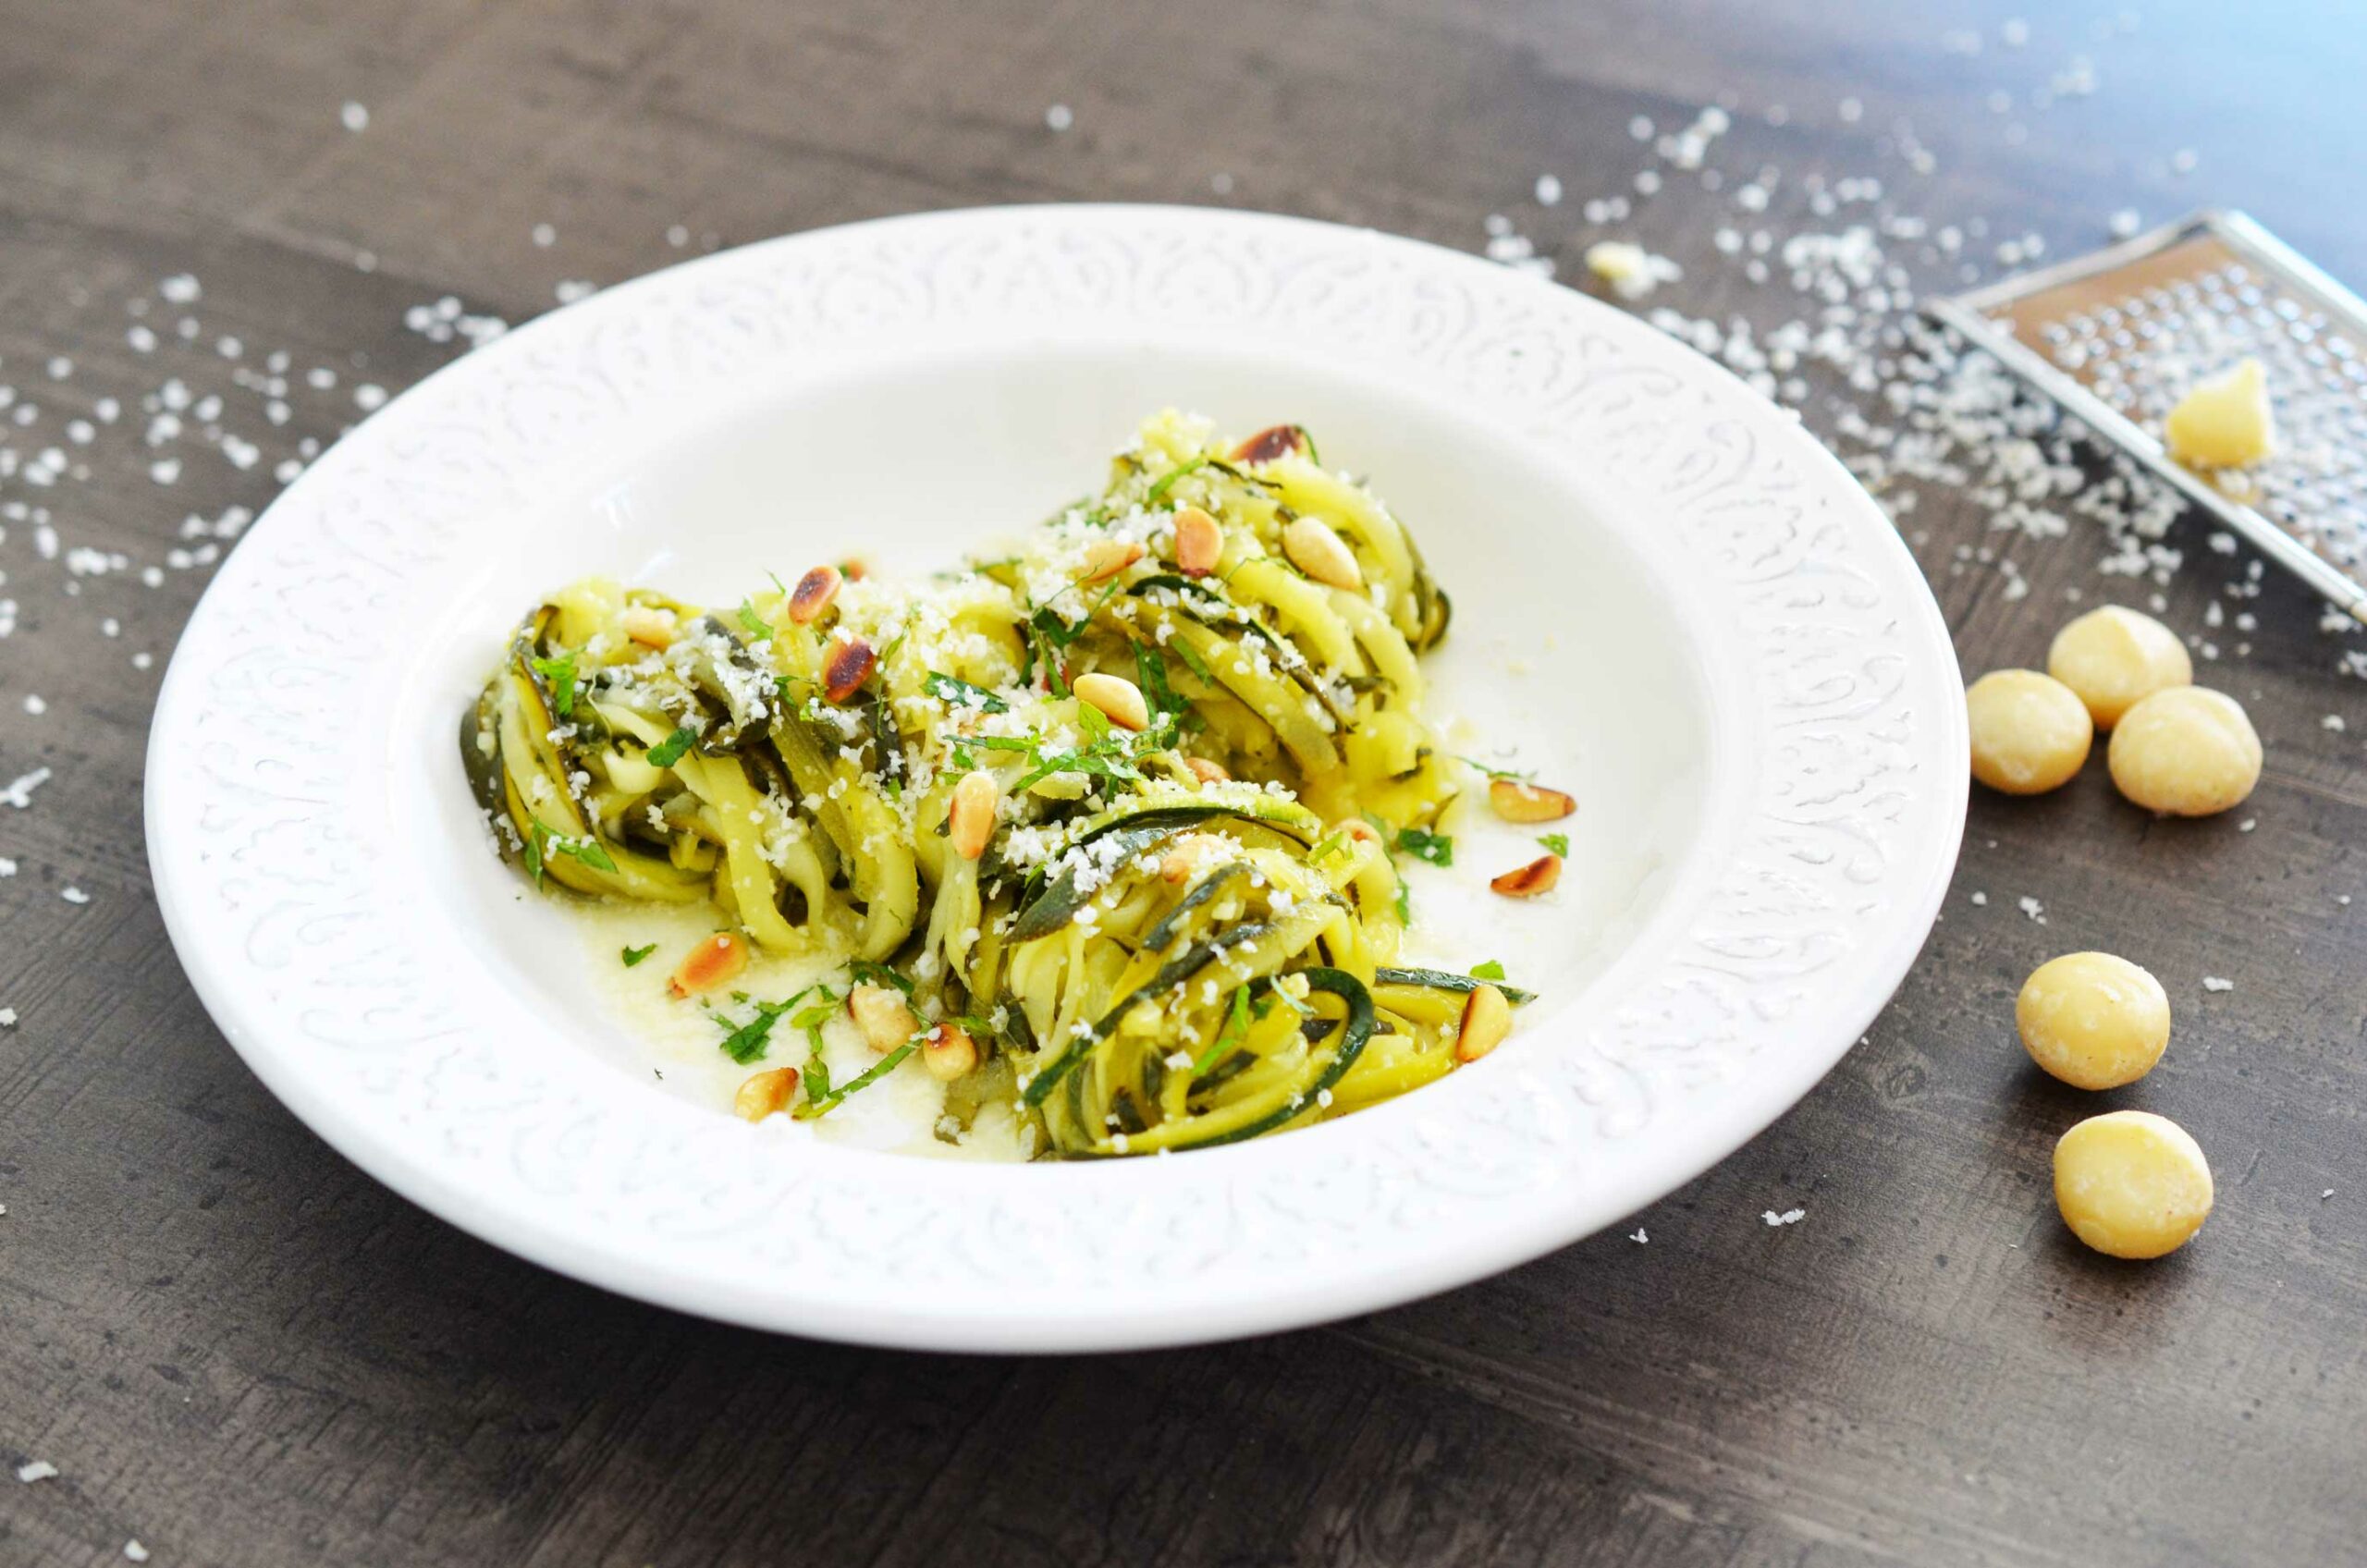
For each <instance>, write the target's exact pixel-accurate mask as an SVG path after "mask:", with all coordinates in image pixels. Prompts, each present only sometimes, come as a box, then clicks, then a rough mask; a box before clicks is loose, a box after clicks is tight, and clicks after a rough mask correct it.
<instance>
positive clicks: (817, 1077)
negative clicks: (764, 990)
mask: <svg viewBox="0 0 2367 1568" xmlns="http://www.w3.org/2000/svg"><path fill="white" fill-rule="evenodd" d="M816 992H819V993H820V996H821V999H820V1000H818V1001H816V1003H815V1004H814V1005H813V1006H812V1007H809V1008H807V1009H806V1010H805V1011H803V1012H801V1013H799V1014H797V1015H796V1016H795V1017H793V1018H791V1020H790V1021H789V1026H790V1027H791V1028H792V1029H800V1030H803V1031H804V1034H805V1047H806V1056H805V1072H804V1075H803V1078H802V1079H801V1080H800V1081H801V1082H802V1083H803V1084H804V1085H805V1097H806V1098H807V1099H809V1100H816V1099H826V1098H828V1096H829V1093H830V1065H829V1063H828V1062H827V1061H825V1060H822V1025H823V1024H825V1023H828V1022H829V1021H830V1014H832V1013H833V1012H835V1011H838V1006H839V996H838V993H837V992H835V991H833V990H831V989H830V987H828V986H808V987H806V989H804V990H803V991H800V992H798V993H797V995H796V996H794V997H791V998H789V999H790V1000H791V1001H792V1002H794V1001H798V1000H801V999H802V998H805V997H807V996H809V995H812V994H814V993H816Z"/></svg>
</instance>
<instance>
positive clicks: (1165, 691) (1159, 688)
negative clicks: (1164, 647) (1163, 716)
mask: <svg viewBox="0 0 2367 1568" xmlns="http://www.w3.org/2000/svg"><path fill="white" fill-rule="evenodd" d="M1134 673H1135V674H1136V675H1137V676H1139V677H1140V678H1141V680H1142V688H1143V695H1145V696H1146V697H1148V698H1149V699H1150V711H1151V712H1153V713H1182V712H1183V711H1184V706H1185V704H1184V701H1183V699H1182V698H1180V697H1178V696H1176V694H1175V688H1174V687H1172V686H1170V685H1169V684H1168V683H1167V660H1166V659H1164V658H1162V657H1161V656H1160V655H1159V650H1158V649H1157V648H1154V647H1152V646H1151V645H1150V644H1149V643H1135V644H1134Z"/></svg>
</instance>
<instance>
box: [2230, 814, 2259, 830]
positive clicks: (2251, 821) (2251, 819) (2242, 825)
mask: <svg viewBox="0 0 2367 1568" xmlns="http://www.w3.org/2000/svg"><path fill="white" fill-rule="evenodd" d="M2259 826H2260V818H2259V817H2256V816H2248V817H2246V818H2244V819H2243V821H2241V822H2238V824H2236V831H2237V832H2238V833H2249V832H2250V831H2251V830H2252V829H2253V828H2255V827H2259Z"/></svg>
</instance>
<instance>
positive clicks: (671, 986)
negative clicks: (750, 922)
mask: <svg viewBox="0 0 2367 1568" xmlns="http://www.w3.org/2000/svg"><path fill="white" fill-rule="evenodd" d="M747 967H748V944H747V942H746V941H745V940H744V939H742V937H741V936H740V934H739V933H738V932H736V931H717V933H716V934H715V935H714V936H712V937H702V938H700V941H699V945H698V946H697V947H695V948H693V949H691V950H690V954H689V956H688V957H686V958H684V959H683V960H682V962H681V963H679V964H677V965H675V966H674V973H673V974H671V975H670V976H668V978H667V981H666V988H667V989H668V990H669V991H671V992H673V993H674V995H676V996H677V997H687V996H689V995H691V994H692V993H693V992H694V991H712V990H714V989H715V988H716V987H717V986H721V985H724V984H726V983H728V982H730V981H732V980H736V979H738V978H739V976H740V972H741V971H742V970H743V969H745V968H747Z"/></svg>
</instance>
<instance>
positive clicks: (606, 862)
mask: <svg viewBox="0 0 2367 1568" xmlns="http://www.w3.org/2000/svg"><path fill="white" fill-rule="evenodd" d="M550 849H551V851H553V852H554V853H557V854H562V855H565V856H566V857H567V858H568V859H570V860H571V861H574V862H576V863H578V864H583V865H588V866H590V867H591V868H592V869H593V870H595V871H614V870H616V868H617V863H616V862H615V861H613V860H610V859H609V858H608V851H607V850H605V849H603V848H602V847H601V845H600V840H599V839H598V837H597V836H596V835H595V834H590V833H586V834H585V835H583V837H582V838H581V839H577V838H572V837H570V836H569V835H568V834H565V833H553V834H551V835H550Z"/></svg>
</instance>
